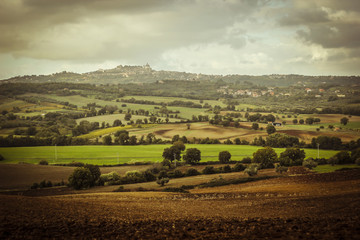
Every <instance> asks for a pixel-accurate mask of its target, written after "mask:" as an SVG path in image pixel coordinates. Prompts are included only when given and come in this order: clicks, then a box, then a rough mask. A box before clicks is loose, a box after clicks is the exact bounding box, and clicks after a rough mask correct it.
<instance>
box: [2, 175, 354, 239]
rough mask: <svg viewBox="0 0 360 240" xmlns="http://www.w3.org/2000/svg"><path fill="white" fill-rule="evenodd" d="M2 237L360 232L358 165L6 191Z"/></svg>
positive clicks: (347, 235)
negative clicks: (131, 186) (183, 184)
mask: <svg viewBox="0 0 360 240" xmlns="http://www.w3.org/2000/svg"><path fill="white" fill-rule="evenodd" d="M0 201H1V204H0V213H1V215H0V219H1V221H0V238H1V239H14V238H15V239H43V238H65V239H69V238H70V239H83V238H97V239H99V238H100V239H104V238H105V239H259V238H264V239H274V238H279V239H360V226H359V222H360V206H359V202H360V171H359V170H351V171H343V172H335V173H326V174H309V175H301V176H288V177H281V178H276V179H268V180H264V181H258V182H251V183H246V184H240V185H229V186H223V187H217V188H207V189H194V190H191V193H189V194H177V193H164V192H119V193H83V192H81V191H80V192H79V193H78V194H69V195H58V196H41V197H29V196H14V195H4V194H2V195H0Z"/></svg>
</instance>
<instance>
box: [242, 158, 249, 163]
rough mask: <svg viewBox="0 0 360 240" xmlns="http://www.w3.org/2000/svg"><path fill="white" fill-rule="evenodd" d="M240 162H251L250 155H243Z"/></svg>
mask: <svg viewBox="0 0 360 240" xmlns="http://www.w3.org/2000/svg"><path fill="white" fill-rule="evenodd" d="M241 162H242V163H248V164H249V163H251V157H244V158H243V159H242V160H241Z"/></svg>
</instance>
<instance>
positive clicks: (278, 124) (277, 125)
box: [272, 122, 282, 127]
mask: <svg viewBox="0 0 360 240" xmlns="http://www.w3.org/2000/svg"><path fill="white" fill-rule="evenodd" d="M272 125H273V126H274V127H281V126H282V124H281V123H278V122H273V123H272Z"/></svg>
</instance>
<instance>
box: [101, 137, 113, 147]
mask: <svg viewBox="0 0 360 240" xmlns="http://www.w3.org/2000/svg"><path fill="white" fill-rule="evenodd" d="M103 143H104V144H105V145H111V143H112V138H111V136H110V135H107V136H105V137H104V138H103Z"/></svg>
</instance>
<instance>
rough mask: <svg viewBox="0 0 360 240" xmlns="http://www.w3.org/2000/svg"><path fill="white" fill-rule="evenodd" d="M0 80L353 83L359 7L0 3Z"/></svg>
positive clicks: (85, 0)
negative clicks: (62, 77)
mask: <svg viewBox="0 0 360 240" xmlns="http://www.w3.org/2000/svg"><path fill="white" fill-rule="evenodd" d="M0 32H1V37H0V79H5V78H9V77H13V76H18V75H32V74H35V75H39V74H50V73H55V72H60V71H71V72H78V73H83V72H90V71H96V70H97V69H108V68H114V67H116V66H118V65H145V64H146V63H149V64H150V66H151V67H152V68H153V69H155V70H172V71H181V72H193V73H204V74H222V75H227V74H247V75H264V74H303V75H360V1H358V0H341V1H340V0H0Z"/></svg>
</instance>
